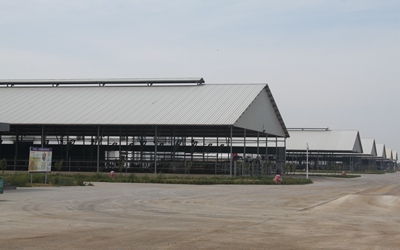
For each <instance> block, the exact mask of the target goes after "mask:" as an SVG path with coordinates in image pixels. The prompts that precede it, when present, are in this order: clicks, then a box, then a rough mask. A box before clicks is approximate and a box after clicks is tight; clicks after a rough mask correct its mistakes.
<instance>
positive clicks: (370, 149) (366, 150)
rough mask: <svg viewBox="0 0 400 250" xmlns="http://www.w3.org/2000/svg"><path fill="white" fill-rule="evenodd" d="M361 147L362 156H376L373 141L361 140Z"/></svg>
mask: <svg viewBox="0 0 400 250" xmlns="http://www.w3.org/2000/svg"><path fill="white" fill-rule="evenodd" d="M361 145H362V148H363V155H370V156H376V146H375V140H374V139H364V138H362V139H361Z"/></svg>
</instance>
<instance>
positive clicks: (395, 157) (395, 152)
mask: <svg viewBox="0 0 400 250" xmlns="http://www.w3.org/2000/svg"><path fill="white" fill-rule="evenodd" d="M392 159H393V160H394V161H396V162H397V160H398V159H399V158H398V155H397V151H394V150H393V151H392Z"/></svg>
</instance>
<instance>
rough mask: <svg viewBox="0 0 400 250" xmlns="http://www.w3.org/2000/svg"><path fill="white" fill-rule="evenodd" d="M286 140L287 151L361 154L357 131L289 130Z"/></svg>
mask: <svg viewBox="0 0 400 250" xmlns="http://www.w3.org/2000/svg"><path fill="white" fill-rule="evenodd" d="M289 134H290V138H288V139H287V140H286V149H287V150H288V151H306V148H307V144H308V147H309V150H310V151H320V152H322V151H325V152H335V151H336V152H357V153H362V152H363V151H362V145H361V140H360V135H359V133H358V131H340V130H289Z"/></svg>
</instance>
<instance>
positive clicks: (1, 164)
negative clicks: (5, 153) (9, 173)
mask: <svg viewBox="0 0 400 250" xmlns="http://www.w3.org/2000/svg"><path fill="white" fill-rule="evenodd" d="M6 167H7V161H6V159H5V158H3V159H2V160H1V161H0V168H1V170H2V171H3V172H2V174H3V175H4V170H6Z"/></svg>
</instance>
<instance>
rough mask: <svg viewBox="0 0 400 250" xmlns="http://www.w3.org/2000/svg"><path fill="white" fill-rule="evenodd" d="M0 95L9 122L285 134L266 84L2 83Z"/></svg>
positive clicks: (4, 117) (1, 114)
mask: <svg viewBox="0 0 400 250" xmlns="http://www.w3.org/2000/svg"><path fill="white" fill-rule="evenodd" d="M104 81H107V79H105V80H103V82H104ZM0 99H1V100H2V103H5V104H6V105H4V106H3V108H2V109H1V110H0V118H1V119H2V120H4V121H7V122H8V123H10V124H11V125H34V124H35V125H194V126H195V125H206V126H207V125H232V126H238V127H242V128H246V129H251V130H255V131H259V132H265V133H269V134H273V135H277V136H288V132H287V130H286V127H285V124H284V122H283V120H282V117H281V115H280V113H279V110H278V108H277V106H276V103H275V101H274V99H273V97H272V94H271V91H270V90H269V88H268V85H267V84H202V85H193V86H189V85H179V86H166V85H162V86H161V85H160V86H104V87H93V86H92V87H87V86H86V87H85V86H80V87H77V86H73V87H72V86H67V87H65V86H59V87H1V88H0ZM260 105H261V106H260ZM271 110H272V111H271ZM248 117H255V118H256V119H255V120H246V119H247V118H248ZM260 117H261V118H260ZM245 118H246V119H245ZM271 121H272V122H271ZM255 123H257V125H256V126H255V125H254V124H255ZM271 129H272V130H273V131H272V132H271V131H270V130H271Z"/></svg>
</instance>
